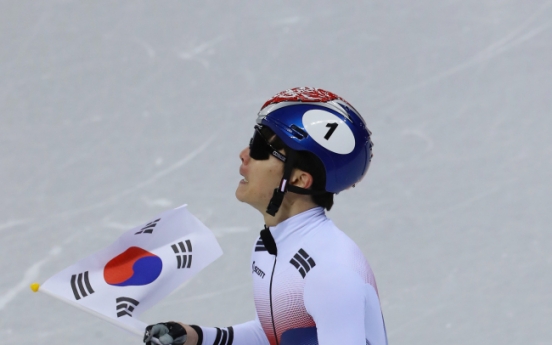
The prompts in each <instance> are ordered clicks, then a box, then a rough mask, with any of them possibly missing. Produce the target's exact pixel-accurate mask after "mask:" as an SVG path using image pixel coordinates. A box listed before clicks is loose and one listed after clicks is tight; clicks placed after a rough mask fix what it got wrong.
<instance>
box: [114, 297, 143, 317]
mask: <svg viewBox="0 0 552 345" xmlns="http://www.w3.org/2000/svg"><path fill="white" fill-rule="evenodd" d="M115 301H116V302H117V317H121V316H125V315H128V316H130V317H132V312H133V311H134V308H135V307H137V306H138V304H140V302H138V301H137V300H135V299H134V298H130V297H119V298H117V299H116V300H115Z"/></svg>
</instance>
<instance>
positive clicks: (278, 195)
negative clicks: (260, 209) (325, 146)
mask: <svg viewBox="0 0 552 345" xmlns="http://www.w3.org/2000/svg"><path fill="white" fill-rule="evenodd" d="M286 157H287V159H286V162H285V163H284V176H283V177H282V180H281V181H280V186H278V188H275V189H274V193H273V194H272V199H270V202H269V203H268V207H267V209H266V213H268V214H269V215H271V216H273V217H274V216H275V215H276V213H277V212H278V210H279V209H280V206H281V205H282V201H283V200H284V195H285V194H286V192H288V191H289V192H292V193H295V194H301V195H322V194H324V193H326V191H319V190H316V191H315V190H312V189H305V188H300V187H296V186H293V185H290V184H289V183H288V182H289V179H290V177H291V172H292V171H293V164H294V163H295V159H296V153H295V151H294V150H289V152H286Z"/></svg>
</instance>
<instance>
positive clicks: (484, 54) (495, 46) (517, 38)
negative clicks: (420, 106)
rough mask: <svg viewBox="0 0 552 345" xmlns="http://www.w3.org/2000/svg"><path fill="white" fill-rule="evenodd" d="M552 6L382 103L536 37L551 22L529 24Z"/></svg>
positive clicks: (544, 7) (542, 7)
mask: <svg viewBox="0 0 552 345" xmlns="http://www.w3.org/2000/svg"><path fill="white" fill-rule="evenodd" d="M551 6H552V1H548V2H547V3H545V4H544V5H543V6H541V7H540V8H539V9H538V10H537V11H535V12H534V13H533V14H532V15H531V16H529V18H527V19H526V20H525V21H524V22H523V23H522V24H521V25H519V26H518V27H517V28H515V29H514V30H512V31H511V32H510V33H508V34H507V35H506V36H504V37H502V38H501V39H499V40H498V41H496V42H494V43H492V44H490V45H489V46H487V47H486V48H485V49H483V50H481V51H480V52H479V53H477V54H475V55H474V56H473V57H472V58H470V59H468V60H466V61H464V62H462V63H460V64H458V65H456V66H453V67H451V68H449V69H446V70H444V71H442V72H441V73H438V74H436V75H434V76H431V77H429V78H427V79H424V80H422V81H420V82H418V83H416V84H414V85H411V86H409V87H406V88H404V89H402V90H398V91H396V92H394V93H392V94H391V95H389V96H387V97H383V101H382V102H383V103H388V102H395V101H396V100H395V101H394V100H393V99H394V98H400V97H401V96H404V95H407V94H410V93H412V92H414V91H416V90H418V89H421V88H424V87H426V86H428V85H431V84H435V83H437V82H440V81H442V80H444V79H446V78H448V77H450V76H453V75H455V74H457V73H459V72H461V71H464V70H466V69H468V68H470V67H473V66H476V65H479V64H482V63H484V62H487V61H489V60H491V59H492V58H495V57H497V56H499V55H501V54H503V53H504V52H506V51H508V50H510V49H512V48H515V47H516V46H518V45H520V44H522V43H524V42H526V41H528V40H530V39H532V38H534V37H536V36H537V35H539V34H540V33H542V32H544V31H545V30H546V29H548V28H549V27H550V26H551V23H549V22H546V23H544V24H542V25H539V26H537V27H534V28H531V25H533V23H534V22H535V21H536V20H537V19H538V18H539V17H540V16H541V15H543V14H544V13H545V12H546V11H547V10H548V9H549V8H550V7H551Z"/></svg>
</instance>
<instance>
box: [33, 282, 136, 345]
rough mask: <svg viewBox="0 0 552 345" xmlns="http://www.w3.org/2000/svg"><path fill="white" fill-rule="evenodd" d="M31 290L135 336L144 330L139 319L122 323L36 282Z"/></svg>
mask: <svg viewBox="0 0 552 345" xmlns="http://www.w3.org/2000/svg"><path fill="white" fill-rule="evenodd" d="M31 290H33V292H42V293H44V294H46V295H48V296H51V297H54V298H55V299H57V300H60V301H62V302H65V303H67V304H70V305H72V306H73V307H76V308H78V309H80V310H82V311H85V312H87V313H89V314H92V315H94V316H97V317H99V318H100V319H103V320H105V321H107V322H109V323H111V324H112V325H115V326H117V327H119V328H122V329H124V330H125V331H127V332H130V333H132V334H135V335H137V336H140V337H141V336H143V335H144V331H145V326H144V325H143V324H144V323H143V322H142V321H140V320H137V319H133V321H137V322H134V323H135V324H134V325H129V324H126V323H123V322H121V321H119V320H117V319H113V318H110V317H108V316H106V315H104V314H101V313H98V312H96V311H94V310H92V309H89V308H86V307H84V306H82V305H80V304H79V303H76V302H73V301H69V300H67V299H64V298H61V297H60V296H58V295H56V294H54V293H52V292H50V291H48V290H44V289H40V285H39V284H38V283H33V284H31Z"/></svg>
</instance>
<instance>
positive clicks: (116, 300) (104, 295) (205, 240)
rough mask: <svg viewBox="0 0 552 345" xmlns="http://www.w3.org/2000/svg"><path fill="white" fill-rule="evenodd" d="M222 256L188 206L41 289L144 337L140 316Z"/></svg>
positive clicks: (142, 228)
mask: <svg viewBox="0 0 552 345" xmlns="http://www.w3.org/2000/svg"><path fill="white" fill-rule="evenodd" d="M192 250H193V251H192ZM221 254H222V250H221V248H220V246H219V245H218V243H217V240H216V238H215V236H214V235H213V233H212V232H211V231H210V230H209V229H208V228H207V227H206V226H205V225H203V224H202V223H201V222H200V221H199V220H198V219H197V218H196V217H194V216H193V215H192V214H191V213H190V212H189V211H188V209H187V208H186V206H185V205H184V206H181V207H178V208H176V209H174V210H170V211H166V212H164V213H162V214H160V215H158V216H157V217H153V218H152V219H151V220H149V221H147V222H145V223H144V224H141V225H140V226H137V227H136V228H133V229H130V230H128V231H127V232H125V233H124V234H123V235H122V236H121V237H120V238H119V239H117V240H116V241H115V243H113V244H112V245H111V246H109V247H107V248H105V249H103V250H100V251H99V252H97V253H95V254H93V255H91V256H89V257H87V258H84V259H82V260H80V261H79V262H77V263H76V264H74V265H73V266H71V267H68V268H66V269H64V270H63V271H61V272H59V273H58V274H56V275H54V276H53V277H51V278H50V279H48V280H47V281H46V282H45V283H44V284H43V285H42V286H40V289H39V291H41V292H45V293H47V294H49V295H52V296H54V297H56V298H59V299H61V300H62V301H64V302H67V303H70V304H72V305H74V306H76V307H78V308H81V309H83V310H85V311H87V312H90V313H92V314H95V315H97V316H99V317H101V318H103V319H105V320H107V321H109V322H111V323H114V324H116V325H118V326H120V327H122V328H124V329H127V330H129V331H131V332H133V333H136V334H139V335H142V334H143V332H144V329H145V327H146V324H145V323H144V322H142V321H140V320H139V319H138V317H139V316H140V314H141V313H143V312H144V311H145V310H147V309H149V308H151V307H152V306H153V305H155V304H156V303H157V302H159V301H160V300H161V299H162V298H164V297H165V296H167V295H168V294H169V293H171V292H172V291H173V290H175V289H176V288H177V287H179V286H180V285H181V284H182V283H184V282H186V281H187V280H189V279H191V278H192V277H193V276H194V275H195V274H197V273H198V272H199V271H201V270H202V269H204V268H205V267H206V266H207V265H209V264H210V263H212V262H213V261H214V260H215V259H217V258H218V257H219V256H220V255H221ZM192 255H193V263H192Z"/></svg>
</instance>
